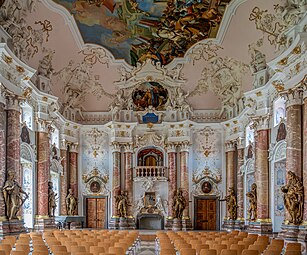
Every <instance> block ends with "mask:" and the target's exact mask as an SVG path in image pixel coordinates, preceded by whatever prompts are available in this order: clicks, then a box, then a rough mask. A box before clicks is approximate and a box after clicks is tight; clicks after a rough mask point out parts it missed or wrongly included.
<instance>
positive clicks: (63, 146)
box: [60, 139, 68, 151]
mask: <svg viewBox="0 0 307 255" xmlns="http://www.w3.org/2000/svg"><path fill="white" fill-rule="evenodd" d="M67 145H68V141H67V140H66V139H61V140H60V150H63V151H66V150H67Z"/></svg>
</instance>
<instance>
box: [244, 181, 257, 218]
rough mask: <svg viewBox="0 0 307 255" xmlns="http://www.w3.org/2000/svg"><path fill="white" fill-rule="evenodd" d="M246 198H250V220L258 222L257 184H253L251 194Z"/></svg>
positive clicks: (247, 194)
mask: <svg viewBox="0 0 307 255" xmlns="http://www.w3.org/2000/svg"><path fill="white" fill-rule="evenodd" d="M246 196H247V197H248V198H249V208H248V219H249V220H256V219H257V184H256V183H253V184H252V189H251V191H250V192H247V193H246Z"/></svg>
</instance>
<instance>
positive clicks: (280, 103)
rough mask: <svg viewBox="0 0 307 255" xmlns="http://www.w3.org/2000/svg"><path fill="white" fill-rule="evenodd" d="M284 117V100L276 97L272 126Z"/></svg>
mask: <svg viewBox="0 0 307 255" xmlns="http://www.w3.org/2000/svg"><path fill="white" fill-rule="evenodd" d="M285 118H286V101H285V100H284V99H283V98H278V99H277V100H276V101H275V102H274V127H276V126H277V125H278V124H279V123H280V121H281V120H282V119H285Z"/></svg>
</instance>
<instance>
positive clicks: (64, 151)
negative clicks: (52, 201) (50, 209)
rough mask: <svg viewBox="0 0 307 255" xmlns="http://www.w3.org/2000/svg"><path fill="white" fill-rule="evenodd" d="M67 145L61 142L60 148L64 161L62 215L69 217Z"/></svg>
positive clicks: (61, 185) (61, 178)
mask: <svg viewBox="0 0 307 255" xmlns="http://www.w3.org/2000/svg"><path fill="white" fill-rule="evenodd" d="M67 155H68V151H67V145H66V142H65V141H63V142H61V148H60V157H61V159H62V161H61V164H62V167H63V175H61V176H60V183H61V184H60V189H61V191H60V192H61V197H60V203H61V204H60V215H67V209H66V196H67V194H68V179H67V177H68V176H67Z"/></svg>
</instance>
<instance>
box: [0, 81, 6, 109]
mask: <svg viewBox="0 0 307 255" xmlns="http://www.w3.org/2000/svg"><path fill="white" fill-rule="evenodd" d="M0 103H2V104H4V105H6V90H5V87H4V86H3V85H2V83H1V82H0Z"/></svg>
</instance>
